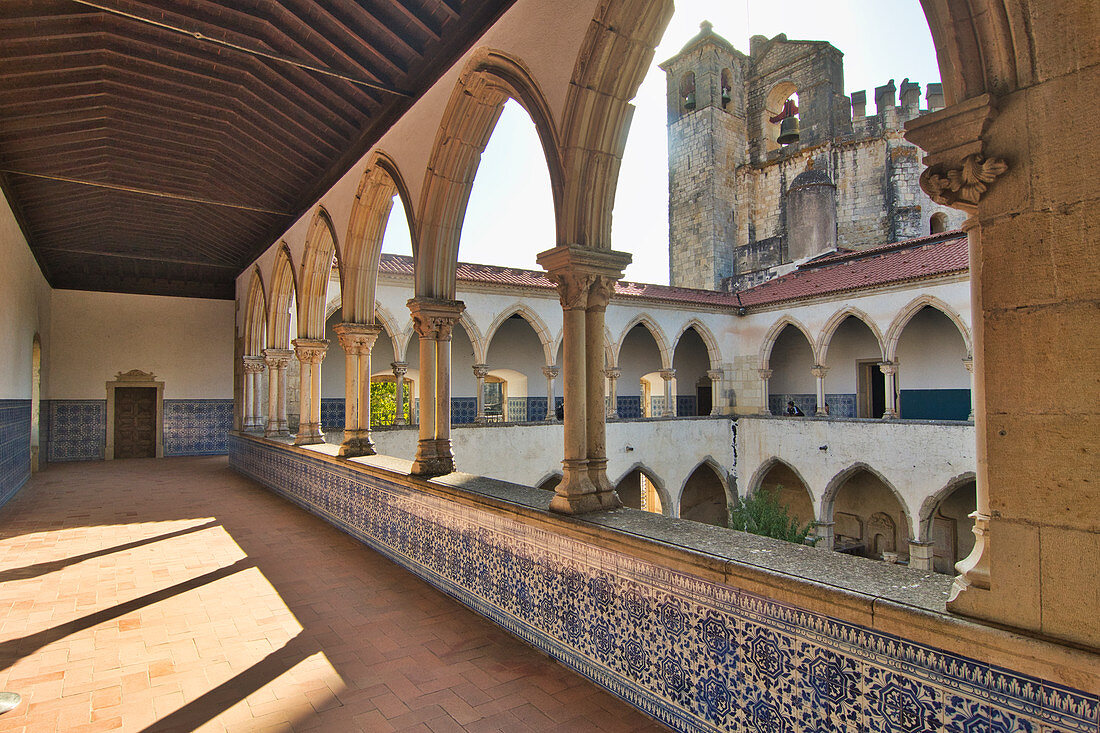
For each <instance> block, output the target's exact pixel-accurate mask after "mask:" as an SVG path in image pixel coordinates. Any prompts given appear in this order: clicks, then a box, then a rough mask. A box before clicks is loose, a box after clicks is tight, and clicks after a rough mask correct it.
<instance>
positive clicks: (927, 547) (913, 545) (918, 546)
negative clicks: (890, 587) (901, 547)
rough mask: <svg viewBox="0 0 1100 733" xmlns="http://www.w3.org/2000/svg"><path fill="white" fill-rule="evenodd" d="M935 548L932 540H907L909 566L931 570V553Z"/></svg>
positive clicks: (915, 568)
mask: <svg viewBox="0 0 1100 733" xmlns="http://www.w3.org/2000/svg"><path fill="white" fill-rule="evenodd" d="M934 549H935V543H933V542H921V541H920V540H909V567H911V568H913V569H914V570H926V571H928V572H931V571H932V553H933V550H934Z"/></svg>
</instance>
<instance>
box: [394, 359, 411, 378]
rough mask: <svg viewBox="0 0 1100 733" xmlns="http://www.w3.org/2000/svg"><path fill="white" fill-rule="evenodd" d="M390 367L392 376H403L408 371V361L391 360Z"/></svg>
mask: <svg viewBox="0 0 1100 733" xmlns="http://www.w3.org/2000/svg"><path fill="white" fill-rule="evenodd" d="M390 369H393V376H395V377H403V376H405V375H406V374H407V373H408V371H409V363H408V362H406V361H391V362H390Z"/></svg>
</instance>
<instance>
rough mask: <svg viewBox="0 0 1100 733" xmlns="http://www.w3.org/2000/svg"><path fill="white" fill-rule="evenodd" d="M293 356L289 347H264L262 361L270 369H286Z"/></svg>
mask: <svg viewBox="0 0 1100 733" xmlns="http://www.w3.org/2000/svg"><path fill="white" fill-rule="evenodd" d="M293 358H294V352H293V351H292V350H290V349H264V363H265V364H267V366H268V367H269V368H271V369H286V367H287V365H289V364H290V360H291V359H293Z"/></svg>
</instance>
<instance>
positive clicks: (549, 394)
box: [542, 366, 558, 422]
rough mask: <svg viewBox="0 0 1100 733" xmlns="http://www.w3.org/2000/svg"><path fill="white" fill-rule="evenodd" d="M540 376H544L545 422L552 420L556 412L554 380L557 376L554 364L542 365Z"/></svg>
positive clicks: (555, 417)
mask: <svg viewBox="0 0 1100 733" xmlns="http://www.w3.org/2000/svg"><path fill="white" fill-rule="evenodd" d="M542 376H544V377H546V422H554V420H556V419H557V413H556V412H555V410H554V380H555V379H557V377H558V368H557V367H556V366H544V367H543V368H542Z"/></svg>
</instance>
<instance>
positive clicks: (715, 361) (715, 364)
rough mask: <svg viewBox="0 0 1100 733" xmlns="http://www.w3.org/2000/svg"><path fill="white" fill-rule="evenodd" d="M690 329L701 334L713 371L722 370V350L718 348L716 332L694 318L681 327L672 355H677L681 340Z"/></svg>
mask: <svg viewBox="0 0 1100 733" xmlns="http://www.w3.org/2000/svg"><path fill="white" fill-rule="evenodd" d="M689 328H694V329H695V333H697V334H699V338H701V339H702V340H703V343H704V344H705V345H706V347H707V355H708V356H709V358H710V368H711V369H721V368H722V350H721V349H720V348H718V339H716V338H715V337H714V332H712V331H711V330H710V329H709V328H707V326H706V324H705V323H703V322H702V321H701V320H699V319H698V318H692V319H691V320H689V321H688V322H687V323H685V324H684V325H683V326H681V327H680V331H679V332H678V333H677V334H676V340H675V342H674V343H673V345H672V354H673V356H675V355H676V347H677V346H679V345H680V339H681V338H683V336H684V334H685V333H687V331H688V329H689Z"/></svg>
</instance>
